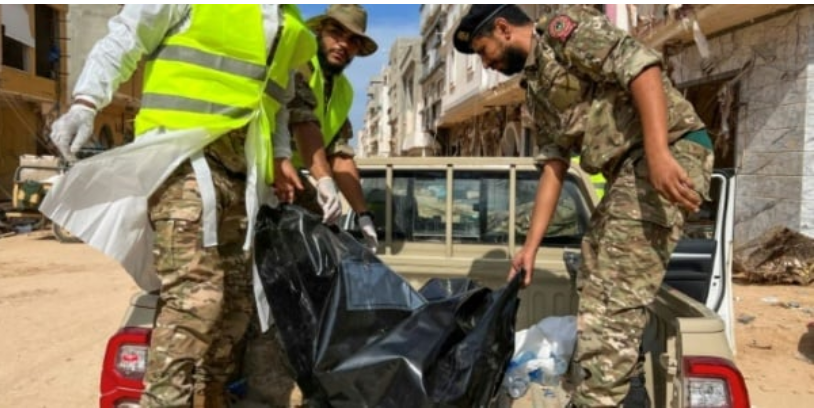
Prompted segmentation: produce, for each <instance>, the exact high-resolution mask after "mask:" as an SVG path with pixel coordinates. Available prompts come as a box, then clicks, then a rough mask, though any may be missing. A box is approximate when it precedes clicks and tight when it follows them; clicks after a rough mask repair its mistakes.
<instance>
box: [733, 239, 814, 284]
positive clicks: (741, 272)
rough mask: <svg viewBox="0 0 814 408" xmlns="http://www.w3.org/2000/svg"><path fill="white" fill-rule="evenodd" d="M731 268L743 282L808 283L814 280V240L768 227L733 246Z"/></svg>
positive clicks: (735, 275) (734, 274)
mask: <svg viewBox="0 0 814 408" xmlns="http://www.w3.org/2000/svg"><path fill="white" fill-rule="evenodd" d="M732 271H733V276H734V277H735V278H737V279H739V280H740V281H742V282H744V283H751V284H787V285H801V286H808V285H810V284H811V282H812V281H814V239H812V238H809V237H807V236H805V235H803V234H801V233H799V232H797V231H794V230H791V229H788V228H785V227H777V228H774V229H771V230H769V231H767V232H766V233H765V234H763V235H762V236H760V237H758V238H756V239H754V240H752V241H749V242H748V243H746V244H745V245H743V246H741V247H738V248H736V249H735V258H734V261H733V264H732Z"/></svg>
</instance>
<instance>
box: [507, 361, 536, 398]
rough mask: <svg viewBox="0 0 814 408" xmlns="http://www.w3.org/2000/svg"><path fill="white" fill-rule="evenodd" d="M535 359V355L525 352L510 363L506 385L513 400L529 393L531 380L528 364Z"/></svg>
mask: <svg viewBox="0 0 814 408" xmlns="http://www.w3.org/2000/svg"><path fill="white" fill-rule="evenodd" d="M534 357H535V355H534V353H532V352H531V351H525V352H523V353H520V355H518V356H517V357H515V358H514V359H513V360H512V361H510V362H509V367H508V369H507V370H506V379H505V380H504V384H505V386H506V389H507V391H508V392H509V395H511V396H512V398H514V399H517V398H520V397H522V396H523V395H525V394H526V391H528V389H529V382H530V381H529V380H530V379H529V374H528V372H527V370H526V363H528V362H529V361H531V360H533V359H534Z"/></svg>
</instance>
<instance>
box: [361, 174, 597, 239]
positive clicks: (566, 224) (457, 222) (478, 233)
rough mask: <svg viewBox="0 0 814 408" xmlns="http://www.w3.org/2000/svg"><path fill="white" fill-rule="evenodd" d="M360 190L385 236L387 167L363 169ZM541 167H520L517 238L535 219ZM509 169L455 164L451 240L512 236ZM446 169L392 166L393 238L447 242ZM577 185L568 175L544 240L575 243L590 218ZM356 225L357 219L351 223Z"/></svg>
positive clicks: (516, 224)
mask: <svg viewBox="0 0 814 408" xmlns="http://www.w3.org/2000/svg"><path fill="white" fill-rule="evenodd" d="M361 176H362V190H363V191H364V195H365V200H366V202H367V206H368V208H369V209H370V211H372V212H373V214H374V216H375V218H376V220H377V222H376V227H377V232H378V233H379V239H384V237H385V231H386V230H385V227H386V225H385V220H386V211H385V205H386V204H385V203H386V199H387V185H386V181H385V172H384V171H371V170H367V171H364V172H362V174H361ZM538 177H539V173H537V172H536V171H535V172H518V173H517V188H516V190H515V192H514V194H515V196H516V207H515V211H516V215H515V241H516V242H517V243H518V244H521V245H522V243H523V241H524V240H525V238H526V233H527V232H528V229H529V223H530V221H531V211H532V209H533V207H534V197H535V195H536V192H537V183H538ZM509 184H510V183H509V172H508V171H505V170H497V171H491V170H483V171H481V170H466V169H464V170H455V171H454V172H453V181H452V192H451V194H452V197H451V198H452V217H451V219H450V220H449V222H450V223H451V224H452V241H453V242H456V243H469V244H488V245H493V244H506V243H508V241H509V239H508V237H509V219H510V211H511V209H510V205H509V204H510V196H511V192H510V189H509ZM448 194H449V192H448V191H447V175H446V172H445V171H443V170H395V171H393V191H392V196H393V205H392V207H393V208H392V214H393V239H394V240H397V241H408V242H436V243H443V242H444V241H445V237H446V228H447V222H448V221H447V217H446V208H447V199H448V197H447V195H448ZM579 194H580V193H579V189H578V188H577V186H576V185H575V184H574V181H573V180H570V179H566V182H565V185H564V188H563V193H562V194H561V196H560V201H559V204H558V206H557V210H556V213H555V214H554V218H553V219H552V221H551V225H550V226H549V228H548V233H547V234H546V238H545V239H544V240H543V243H542V246H547V245H548V246H557V245H574V244H578V243H579V241H580V240H581V238H582V234H583V233H584V231H585V228H586V226H585V225H583V224H584V221H582V222H581V221H580V220H581V219H588V218H589V216H588V214H587V213H586V212H587V210H586V209H585V208H583V207H582V206H580V205H579V204H578V203H581V202H582V201H581V200H580V197H579ZM351 228H352V229H355V228H356V225H352V226H351Z"/></svg>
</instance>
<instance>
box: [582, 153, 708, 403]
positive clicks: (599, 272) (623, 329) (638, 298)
mask: <svg viewBox="0 0 814 408" xmlns="http://www.w3.org/2000/svg"><path fill="white" fill-rule="evenodd" d="M671 152H672V154H673V157H675V158H676V160H677V161H678V162H679V164H681V166H682V167H683V168H684V169H685V170H686V171H687V172H688V174H689V176H690V178H691V179H692V181H693V184H694V186H695V189H696V192H697V193H699V194H701V195H702V196H703V197H704V198H706V199H709V195H708V190H709V184H710V177H711V173H712V167H713V154H712V151H711V150H709V149H707V148H705V147H703V146H701V145H700V144H698V143H695V142H692V141H687V140H684V139H680V140H679V141H678V142H676V143H674V144H673V145H672V146H671ZM638 157H639V158H638V159H636V158H635V156H634V158H630V159H628V160H626V161H625V162H624V163H623V164H622V165H621V167H620V169H619V171H618V173H617V174H616V176H615V177H613V179H612V180H610V181H611V184H610V188H609V189H608V190H607V191H606V193H605V197H604V198H603V200H602V201H601V203H600V204H599V207H598V208H597V209H596V211H595V212H594V214H593V217H592V219H591V227H590V230H589V232H588V233H587V234H586V235H585V237H584V239H583V242H582V256H583V263H582V267H581V269H580V272H579V276H578V279H577V291H578V293H579V306H578V311H577V318H578V330H577V344H576V349H575V351H574V357H573V361H572V374H573V375H574V382H575V385H576V389H575V392H574V395H573V397H572V403H573V404H574V405H575V406H578V407H616V406H620V404H621V402H622V400H623V399H624V398H625V396H626V395H627V393H628V390H629V388H630V379H631V378H632V377H634V376H636V375H638V374H639V373H640V371H641V369H642V367H641V362H640V360H639V348H640V345H641V338H642V334H643V331H644V328H645V325H646V323H647V318H648V317H647V309H646V307H647V306H648V305H649V304H650V303H651V302H652V301H653V299H654V298H655V296H656V293H657V291H658V290H659V287H660V286H661V283H662V280H663V279H664V275H665V271H666V268H667V264H668V262H669V259H670V256H671V254H672V252H673V250H674V249H675V246H676V244H677V242H678V240H679V239H680V238H681V235H682V231H683V227H684V220H685V217H686V214H685V212H684V210H682V209H680V208H679V207H678V206H676V205H674V204H672V203H670V202H668V201H667V200H665V199H663V198H662V197H660V195H659V194H658V192H657V191H656V190H655V189H654V188H653V186H652V184H651V183H650V181H649V171H648V166H647V160H646V158H644V157H642V155H641V154H640V155H638Z"/></svg>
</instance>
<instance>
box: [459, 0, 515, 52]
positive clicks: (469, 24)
mask: <svg viewBox="0 0 814 408" xmlns="http://www.w3.org/2000/svg"><path fill="white" fill-rule="evenodd" d="M508 6H511V4H473V5H472V7H471V8H470V9H469V13H466V15H465V16H464V18H462V19H461V23H460V24H458V28H457V29H455V35H454V36H453V37H452V44H453V45H454V46H455V49H456V50H458V52H461V53H464V54H474V53H475V51H474V50H473V49H472V44H471V41H472V39H473V38H475V36H476V35H477V34H478V32H479V31H480V30H481V29H482V28H483V27H484V26H485V25H486V23H487V22H488V21H489V20H491V19H492V18H494V17H495V16H496V15H497V14H498V13H499V12H500V11H501V10H503V9H504V8H506V7H508Z"/></svg>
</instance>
